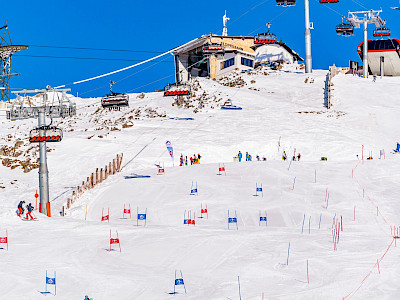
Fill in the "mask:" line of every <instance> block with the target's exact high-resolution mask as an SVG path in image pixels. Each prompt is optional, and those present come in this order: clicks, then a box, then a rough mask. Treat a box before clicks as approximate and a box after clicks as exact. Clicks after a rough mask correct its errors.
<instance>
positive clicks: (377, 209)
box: [376, 206, 379, 216]
mask: <svg viewBox="0 0 400 300" xmlns="http://www.w3.org/2000/svg"><path fill="white" fill-rule="evenodd" d="M378 215H379V207H378V206H377V207H376V216H378Z"/></svg>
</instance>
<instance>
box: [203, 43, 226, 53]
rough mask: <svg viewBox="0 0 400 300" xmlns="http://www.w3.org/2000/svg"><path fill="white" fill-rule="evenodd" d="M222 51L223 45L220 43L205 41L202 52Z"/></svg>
mask: <svg viewBox="0 0 400 300" xmlns="http://www.w3.org/2000/svg"><path fill="white" fill-rule="evenodd" d="M222 51H224V47H222V46H221V45H219V44H216V43H212V44H208V43H207V44H205V45H204V46H203V53H204V54H214V53H217V52H222Z"/></svg>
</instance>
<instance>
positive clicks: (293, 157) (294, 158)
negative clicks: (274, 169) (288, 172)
mask: <svg viewBox="0 0 400 300" xmlns="http://www.w3.org/2000/svg"><path fill="white" fill-rule="evenodd" d="M300 158H301V154H300V153H297V155H296V150H295V152H294V153H293V156H292V160H298V161H300ZM287 159H288V157H287V154H286V151H283V153H282V160H287Z"/></svg>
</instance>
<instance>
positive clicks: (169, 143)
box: [165, 141, 174, 159]
mask: <svg viewBox="0 0 400 300" xmlns="http://www.w3.org/2000/svg"><path fill="white" fill-rule="evenodd" d="M165 146H166V147H167V150H168V152H169V155H171V158H172V159H174V149H173V148H172V144H171V142H170V141H166V142H165Z"/></svg>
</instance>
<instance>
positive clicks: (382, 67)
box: [357, 39, 400, 76]
mask: <svg viewBox="0 0 400 300" xmlns="http://www.w3.org/2000/svg"><path fill="white" fill-rule="evenodd" d="M367 51H368V67H369V73H370V74H376V75H379V76H381V75H384V76H400V41H399V40H398V39H385V40H368V48H367ZM357 52H358V55H359V56H360V58H361V60H363V59H364V42H362V43H360V45H358V47H357ZM382 73H383V74H382Z"/></svg>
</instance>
